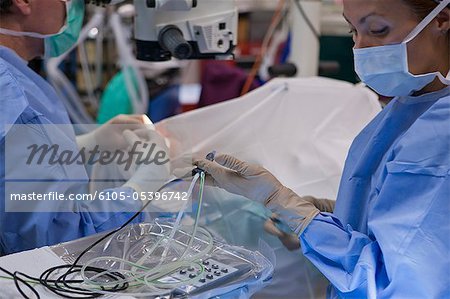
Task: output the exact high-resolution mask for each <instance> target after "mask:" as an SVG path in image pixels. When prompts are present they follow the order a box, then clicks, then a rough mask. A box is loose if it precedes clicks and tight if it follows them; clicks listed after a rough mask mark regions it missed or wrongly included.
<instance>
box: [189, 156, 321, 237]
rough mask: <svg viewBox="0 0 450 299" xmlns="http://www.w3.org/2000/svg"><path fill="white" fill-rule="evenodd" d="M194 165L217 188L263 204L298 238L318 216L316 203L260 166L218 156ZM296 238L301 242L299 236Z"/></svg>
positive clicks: (230, 157)
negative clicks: (212, 159)
mask: <svg viewBox="0 0 450 299" xmlns="http://www.w3.org/2000/svg"><path fill="white" fill-rule="evenodd" d="M194 164H195V165H197V166H198V167H199V168H202V169H203V170H205V171H206V172H207V173H208V174H209V175H210V176H211V177H212V179H213V183H214V185H216V186H218V187H221V188H223V189H225V190H227V191H228V192H231V193H234V194H238V195H242V196H244V197H247V198H249V199H252V200H255V201H258V202H261V203H263V204H264V205H265V206H266V207H267V208H269V209H270V210H271V211H272V212H274V213H276V214H277V217H278V218H279V219H280V220H282V221H283V222H284V223H286V225H288V226H289V228H290V229H291V230H292V232H293V233H295V235H296V236H298V235H299V234H301V233H302V232H303V230H304V229H305V228H306V227H307V226H308V224H309V223H310V222H311V221H312V219H313V218H314V217H315V216H316V215H317V214H318V213H319V210H318V209H317V208H316V207H315V206H314V204H312V203H311V202H309V201H307V200H305V199H303V198H302V197H300V196H298V195H297V194H295V192H293V191H292V190H291V189H289V188H287V187H285V186H283V185H282V184H281V183H280V182H279V181H278V180H277V179H276V178H275V177H274V176H273V175H272V174H271V173H270V172H269V171H268V170H266V169H265V168H263V167H261V166H258V165H253V164H248V163H246V162H242V161H240V160H238V159H236V158H234V157H232V156H229V155H218V156H216V159H215V161H214V162H211V161H209V160H206V159H201V160H197V161H195V162H194ZM296 239H297V241H298V237H296ZM298 245H299V243H298Z"/></svg>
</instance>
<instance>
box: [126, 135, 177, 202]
mask: <svg viewBox="0 0 450 299" xmlns="http://www.w3.org/2000/svg"><path fill="white" fill-rule="evenodd" d="M123 136H124V139H125V140H126V141H127V143H128V144H129V145H130V146H133V145H134V144H137V146H135V154H139V155H140V158H139V159H137V158H136V157H135V159H134V163H135V164H136V165H135V167H134V168H135V171H134V173H133V174H132V176H131V178H130V179H129V180H128V181H127V182H126V183H125V184H124V186H125V187H131V188H133V189H134V190H135V191H137V192H138V193H139V194H140V193H141V192H156V191H157V190H159V189H160V188H161V187H162V186H163V185H164V184H165V183H166V182H167V181H168V180H169V178H170V159H169V149H168V147H167V145H166V142H165V140H164V138H163V137H162V136H161V135H159V134H158V132H156V131H155V130H148V129H143V130H138V131H124V133H123ZM136 142H138V143H136ZM141 154H142V155H141ZM136 156H137V155H136Z"/></svg>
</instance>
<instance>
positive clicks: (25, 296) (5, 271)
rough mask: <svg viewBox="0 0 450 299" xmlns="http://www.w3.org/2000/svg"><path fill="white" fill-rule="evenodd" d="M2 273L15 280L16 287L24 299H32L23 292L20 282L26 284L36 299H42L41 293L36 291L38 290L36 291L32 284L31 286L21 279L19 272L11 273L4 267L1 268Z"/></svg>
mask: <svg viewBox="0 0 450 299" xmlns="http://www.w3.org/2000/svg"><path fill="white" fill-rule="evenodd" d="M0 271H2V272H4V273H6V274H8V275H9V276H11V278H12V279H13V280H14V284H15V285H16V289H17V291H19V293H20V294H21V295H22V297H23V298H25V299H31V298H30V297H28V296H27V295H26V294H25V293H24V291H23V290H22V287H21V286H20V284H19V281H20V282H21V283H22V284H24V285H25V286H26V287H27V288H28V289H30V290H31V291H32V292H33V294H34V295H35V296H36V298H38V299H40V298H41V296H39V293H38V292H37V291H36V289H35V288H34V287H33V286H32V285H31V284H29V283H28V282H27V281H25V280H23V279H22V278H20V277H19V276H18V275H19V274H21V273H20V272H17V271H16V272H14V273H11V272H9V271H8V270H6V269H5V268H2V267H0Z"/></svg>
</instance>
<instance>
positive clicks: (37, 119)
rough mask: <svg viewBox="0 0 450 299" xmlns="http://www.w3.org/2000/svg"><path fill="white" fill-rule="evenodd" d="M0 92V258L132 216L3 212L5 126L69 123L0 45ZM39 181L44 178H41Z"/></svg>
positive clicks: (82, 208) (45, 88)
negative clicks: (3, 255) (0, 256)
mask: <svg viewBox="0 0 450 299" xmlns="http://www.w3.org/2000/svg"><path fill="white" fill-rule="evenodd" d="M0 92H1V94H0V109H1V113H0V140H1V144H0V146H1V148H0V154H1V158H0V180H1V181H0V255H2V254H9V253H13V252H17V251H22V250H27V249H31V248H36V247H41V246H46V245H52V244H55V243H59V242H64V241H69V240H73V239H76V238H80V237H84V236H87V235H90V234H93V233H97V232H101V231H104V230H109V229H113V228H116V227H118V226H120V225H121V224H123V223H124V222H125V221H127V220H128V218H129V217H130V216H131V215H133V213H130V212H93V211H90V210H89V207H87V206H86V205H82V204H80V205H78V206H77V207H76V209H75V211H74V212H36V213H18V212H14V213H13V212H6V211H5V136H6V135H7V134H8V128H9V126H8V125H12V124H19V125H20V124H33V125H36V124H38V125H39V124H70V120H69V117H68V114H67V112H66V109H65V108H64V106H63V105H62V103H61V102H60V101H59V99H58V97H57V95H56V93H55V91H54V90H53V88H52V87H51V86H50V85H49V84H48V83H47V82H46V81H45V80H44V79H43V78H41V77H40V76H39V75H37V74H36V73H34V72H33V71H32V70H31V69H30V68H28V66H27V64H26V62H25V61H24V60H22V59H21V58H20V57H19V56H18V55H17V54H16V53H15V52H13V51H11V50H10V49H8V48H5V47H1V46H0ZM68 137H69V139H70V140H69V142H68V144H66V145H65V146H66V148H70V147H72V148H73V151H74V152H76V151H77V148H76V142H75V134H74V133H73V132H72V136H68ZM24 157H25V154H24V153H23V152H20V150H18V152H17V157H8V159H11V160H13V159H24ZM83 171H84V174H83V175H84V178H83V180H81V181H85V183H84V184H83V183H79V184H78V186H77V190H76V191H77V192H79V193H87V190H88V188H87V184H88V177H87V174H86V172H85V170H83ZM49 175H51V174H49ZM42 176H43V177H46V174H42ZM6 178H7V176H6ZM60 179H61V180H64V179H65V178H64V177H61V178H60ZM67 179H70V178H67ZM49 184H50V182H49ZM55 184H56V183H55ZM71 191H73V190H71ZM116 191H117V192H128V193H129V192H132V191H133V190H131V189H130V188H122V189H116ZM131 204H132V203H131ZM127 210H128V211H129V209H127ZM143 217H144V215H142V214H141V215H140V216H139V217H138V218H137V219H136V221H141V220H142V219H143Z"/></svg>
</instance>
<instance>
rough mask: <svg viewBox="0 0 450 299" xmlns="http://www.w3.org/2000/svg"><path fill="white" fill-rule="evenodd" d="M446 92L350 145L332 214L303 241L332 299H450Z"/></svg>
mask: <svg viewBox="0 0 450 299" xmlns="http://www.w3.org/2000/svg"><path fill="white" fill-rule="evenodd" d="M449 174H450V87H447V88H445V89H443V90H440V91H437V92H434V93H429V94H425V95H422V96H417V97H412V96H410V97H401V98H396V99H394V100H392V101H391V102H390V103H389V105H388V106H387V107H386V108H385V109H384V110H383V111H382V112H381V113H380V114H379V115H378V116H377V117H376V118H375V119H374V120H373V121H372V122H371V123H370V124H369V125H368V126H367V127H366V128H365V129H364V130H363V131H362V132H361V133H360V134H359V136H358V137H357V138H356V139H355V140H354V142H353V144H352V146H351V149H350V152H349V155H348V157H347V161H346V166H345V169H344V173H343V176H342V180H341V185H340V190H339V194H338V198H337V202H336V208H335V211H334V213H333V214H326V213H321V214H319V215H318V216H317V217H316V218H315V219H314V220H313V221H312V222H311V224H310V225H309V226H308V227H307V228H306V230H305V231H304V232H303V234H302V235H300V241H301V244H302V250H303V253H304V254H305V256H306V257H307V258H308V259H309V260H311V261H312V262H313V263H314V264H315V266H316V267H317V268H318V269H319V270H320V271H321V272H322V273H323V274H324V275H325V276H326V277H327V278H328V279H329V281H330V282H331V287H330V288H329V292H328V296H329V298H450V220H449V219H450V218H449V217H450V179H449Z"/></svg>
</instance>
